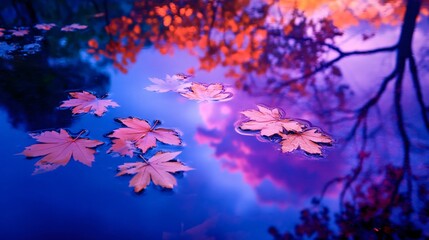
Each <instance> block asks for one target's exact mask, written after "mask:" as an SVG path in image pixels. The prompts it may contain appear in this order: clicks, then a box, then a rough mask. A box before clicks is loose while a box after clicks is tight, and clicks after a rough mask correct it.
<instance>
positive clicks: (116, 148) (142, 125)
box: [107, 117, 182, 157]
mask: <svg viewBox="0 0 429 240" xmlns="http://www.w3.org/2000/svg"><path fill="white" fill-rule="evenodd" d="M118 121H119V122H121V123H122V124H124V125H125V126H126V127H125V128H118V129H116V130H114V131H113V133H111V134H109V135H108V137H111V138H115V139H113V140H112V147H111V148H110V149H109V150H108V151H107V152H116V153H119V154H120V155H123V156H125V155H128V156H130V157H132V156H133V152H134V149H133V148H138V149H140V150H141V151H142V152H143V153H145V152H146V151H147V150H148V149H149V148H152V147H155V146H156V141H157V140H158V141H160V142H163V143H166V144H170V145H180V144H181V143H182V141H181V140H180V137H179V133H178V132H176V131H175V130H172V129H166V128H156V125H157V124H158V123H159V122H158V121H157V122H155V124H154V125H153V126H150V124H149V123H148V122H147V121H145V120H141V119H139V118H134V117H130V118H122V119H118Z"/></svg>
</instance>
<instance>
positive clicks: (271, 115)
mask: <svg viewBox="0 0 429 240" xmlns="http://www.w3.org/2000/svg"><path fill="white" fill-rule="evenodd" d="M257 107H258V110H253V109H252V110H246V111H243V112H241V113H242V114H243V115H244V116H246V117H247V118H249V120H248V121H245V122H243V123H241V125H240V126H239V128H240V129H242V130H253V131H259V130H260V131H261V135H262V136H272V135H274V134H278V133H281V132H283V129H285V130H286V131H294V132H301V131H302V129H303V127H304V126H303V125H302V124H301V123H299V122H297V121H294V120H292V119H287V118H282V113H281V112H280V110H279V109H278V108H273V109H269V108H266V107H263V106H261V105H257Z"/></svg>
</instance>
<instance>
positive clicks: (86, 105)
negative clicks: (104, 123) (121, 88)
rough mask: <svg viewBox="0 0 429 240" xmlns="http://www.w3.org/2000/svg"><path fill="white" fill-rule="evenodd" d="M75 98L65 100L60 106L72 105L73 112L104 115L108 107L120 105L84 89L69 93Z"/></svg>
mask: <svg viewBox="0 0 429 240" xmlns="http://www.w3.org/2000/svg"><path fill="white" fill-rule="evenodd" d="M69 94H70V96H72V97H73V99H69V100H66V101H63V103H62V104H61V105H60V108H68V107H72V108H73V110H72V113H73V114H80V113H89V112H90V113H94V114H95V115H97V116H102V115H103V114H104V113H105V112H106V111H107V107H109V106H110V107H118V106H119V105H118V104H117V103H116V102H114V101H112V100H109V99H98V98H97V97H96V96H95V95H93V94H91V93H89V92H86V91H82V92H71V93H69Z"/></svg>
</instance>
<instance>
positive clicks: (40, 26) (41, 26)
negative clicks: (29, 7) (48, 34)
mask: <svg viewBox="0 0 429 240" xmlns="http://www.w3.org/2000/svg"><path fill="white" fill-rule="evenodd" d="M55 26H56V25H55V23H39V24H36V25H34V27H35V28H37V29H39V30H45V31H49V30H51V28H53V27H55Z"/></svg>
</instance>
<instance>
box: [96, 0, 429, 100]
mask: <svg viewBox="0 0 429 240" xmlns="http://www.w3.org/2000/svg"><path fill="white" fill-rule="evenodd" d="M262 2H264V3H265V4H261V5H259V6H254V5H253V4H252V7H250V1H249V0H231V1H223V2H222V3H219V2H217V1H185V2H184V1H179V0H173V1H164V0H160V1H136V3H135V5H134V8H133V10H132V11H131V13H130V14H129V16H122V17H118V18H114V19H111V21H110V22H109V24H108V25H107V26H106V28H105V30H106V32H107V33H108V34H109V35H110V40H109V42H108V43H106V44H100V43H98V42H97V41H96V40H95V39H92V40H90V41H89V42H88V46H89V48H90V49H88V52H89V53H91V54H94V55H95V56H98V57H99V56H102V57H105V58H107V59H110V60H112V61H113V63H114V66H115V67H117V68H118V69H119V70H121V71H122V72H126V68H127V66H128V64H129V63H130V62H134V61H135V59H136V54H137V53H138V52H139V51H140V50H141V49H142V48H143V47H145V46H146V45H148V44H153V46H154V47H155V48H156V49H158V50H159V52H160V53H162V54H172V53H174V49H175V48H176V47H178V48H181V49H187V50H189V51H190V52H191V53H193V54H197V55H198V58H199V60H200V66H199V68H200V69H203V70H208V71H209V70H212V69H213V68H215V67H217V66H219V65H222V66H225V67H227V68H229V69H228V70H227V72H228V73H227V76H228V77H231V78H234V79H235V80H236V85H237V86H242V87H245V85H246V82H247V80H246V77H245V75H251V74H255V75H256V76H259V75H262V74H265V75H266V76H270V77H275V78H277V80H279V81H287V80H288V79H290V78H292V77H291V76H293V74H292V73H291V72H294V71H295V72H296V71H298V72H300V73H304V74H305V73H309V72H311V71H313V70H314V68H315V67H317V66H319V65H320V63H321V62H322V61H323V55H324V54H325V53H326V52H328V51H329V48H327V47H326V45H327V44H334V40H335V37H336V36H339V35H341V31H340V30H339V29H345V28H347V27H349V26H353V25H357V24H359V23H360V22H362V21H367V22H371V23H372V24H373V25H374V26H379V25H381V24H390V25H392V24H398V23H400V21H401V19H402V16H403V13H404V10H405V9H404V6H405V5H404V4H403V0H389V1H381V0H338V1H332V0H300V1H295V0H279V1H274V0H262ZM428 2H429V0H424V5H423V9H422V14H426V15H427V14H428V12H429V11H428V9H429V8H428V6H429V3H428ZM297 59H299V61H297ZM193 71H194V70H193ZM243 73H246V74H243ZM249 73H250V74H249ZM313 81H314V79H306V80H303V81H302V82H300V83H299V84H294V85H291V89H292V90H295V91H299V92H301V91H303V89H305V86H306V85H307V84H311V83H312V82H313Z"/></svg>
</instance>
